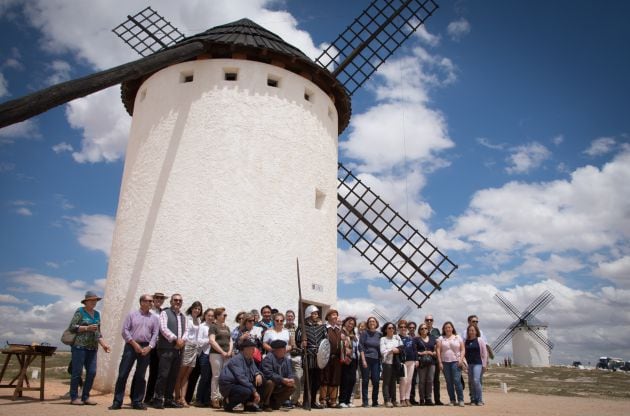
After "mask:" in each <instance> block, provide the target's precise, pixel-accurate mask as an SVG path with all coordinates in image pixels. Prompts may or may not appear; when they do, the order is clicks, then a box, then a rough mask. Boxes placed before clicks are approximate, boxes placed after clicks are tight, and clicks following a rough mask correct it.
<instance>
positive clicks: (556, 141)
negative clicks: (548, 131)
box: [551, 134, 564, 146]
mask: <svg viewBox="0 0 630 416" xmlns="http://www.w3.org/2000/svg"><path fill="white" fill-rule="evenodd" d="M563 141H564V136H563V135H562V134H559V135H557V136H555V137H553V138H552V139H551V143H553V144H555V145H556V146H560V145H561V144H562V142H563Z"/></svg>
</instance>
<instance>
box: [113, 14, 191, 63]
mask: <svg viewBox="0 0 630 416" xmlns="http://www.w3.org/2000/svg"><path fill="white" fill-rule="evenodd" d="M112 32H114V33H115V34H116V35H117V36H118V37H119V38H121V39H122V40H123V42H125V43H126V44H127V45H129V46H131V47H132V48H133V50H134V51H136V52H138V54H140V55H141V56H148V55H151V54H153V53H155V52H157V51H159V50H161V49H164V48H166V47H168V46H170V45H173V44H174V43H176V42H178V41H179V40H181V39H183V38H184V35H183V34H182V33H181V32H180V31H179V30H177V28H176V27H175V26H173V25H172V24H171V22H169V21H167V20H166V19H164V18H163V17H162V16H160V15H159V14H158V13H157V12H156V11H155V10H153V9H152V8H151V7H150V6H149V7H147V8H145V9H144V10H142V11H141V12H139V13H137V14H135V15H133V16H129V15H128V16H127V20H125V21H124V22H122V23H121V24H120V25H118V26H116V27H115V28H114V29H112Z"/></svg>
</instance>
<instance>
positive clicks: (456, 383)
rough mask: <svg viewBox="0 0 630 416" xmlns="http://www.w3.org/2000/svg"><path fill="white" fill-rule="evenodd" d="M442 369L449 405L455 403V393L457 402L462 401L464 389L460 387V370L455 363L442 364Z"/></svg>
mask: <svg viewBox="0 0 630 416" xmlns="http://www.w3.org/2000/svg"><path fill="white" fill-rule="evenodd" d="M442 365H443V367H444V370H443V371H444V379H445V380H446V391H447V392H448V398H449V399H450V400H451V403H455V402H456V400H455V393H457V401H458V402H463V401H464V388H463V387H462V370H461V369H460V368H459V367H458V366H457V361H453V362H450V363H445V362H442Z"/></svg>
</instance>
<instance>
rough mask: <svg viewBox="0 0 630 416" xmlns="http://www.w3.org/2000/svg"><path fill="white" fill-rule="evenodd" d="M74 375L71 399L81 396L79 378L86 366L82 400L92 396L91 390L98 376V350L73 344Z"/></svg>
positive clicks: (71, 380) (71, 385) (71, 382)
mask: <svg viewBox="0 0 630 416" xmlns="http://www.w3.org/2000/svg"><path fill="white" fill-rule="evenodd" d="M71 351H72V377H71V378H70V400H76V399H78V398H79V393H78V391H79V380H81V373H83V368H84V367H85V381H84V382H83V390H82V391H81V401H86V400H87V399H89V398H90V390H92V384H94V377H95V376H96V351H97V350H88V349H86V348H83V347H75V346H74V345H73V346H72V349H71Z"/></svg>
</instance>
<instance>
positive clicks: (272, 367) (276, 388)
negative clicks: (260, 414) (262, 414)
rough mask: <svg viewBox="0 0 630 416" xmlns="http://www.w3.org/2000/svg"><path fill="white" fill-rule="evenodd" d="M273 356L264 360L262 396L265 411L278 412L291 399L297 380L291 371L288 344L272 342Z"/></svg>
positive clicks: (280, 341) (266, 356) (268, 356)
mask: <svg viewBox="0 0 630 416" xmlns="http://www.w3.org/2000/svg"><path fill="white" fill-rule="evenodd" d="M269 345H270V346H271V348H272V350H271V354H267V355H265V358H263V360H262V373H263V376H264V377H265V384H264V389H263V395H262V403H263V405H262V406H263V410H265V411H270V410H278V409H280V404H282V403H284V402H285V401H286V400H288V399H289V397H291V394H292V393H293V391H294V390H295V380H294V379H293V371H292V370H291V359H290V358H289V356H288V355H287V343H286V341H283V340H281V339H276V340H273V341H271V343H270V344H269Z"/></svg>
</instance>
